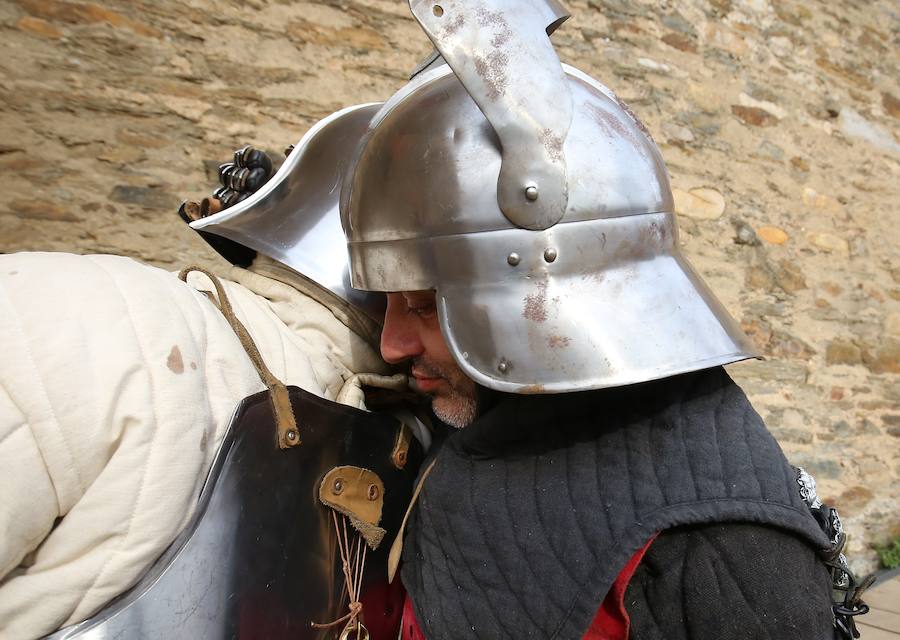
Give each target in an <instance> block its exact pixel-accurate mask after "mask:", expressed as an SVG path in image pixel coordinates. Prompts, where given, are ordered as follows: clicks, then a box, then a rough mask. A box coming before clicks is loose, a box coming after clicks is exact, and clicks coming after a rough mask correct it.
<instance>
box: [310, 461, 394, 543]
mask: <svg viewBox="0 0 900 640" xmlns="http://www.w3.org/2000/svg"><path fill="white" fill-rule="evenodd" d="M319 500H321V501H322V503H323V504H325V505H327V506H329V507H331V508H332V509H334V510H335V511H337V512H339V513H343V514H344V515H345V516H347V517H348V518H350V523H351V524H352V525H353V527H354V528H355V529H356V530H357V531H359V533H360V535H361V536H362V537H363V539H364V540H365V541H366V543H367V544H368V545H369V547H371V548H372V549H377V548H378V545H379V544H381V540H382V539H383V538H384V534H385V533H386V531H385V530H384V529H382V528H380V527H379V526H378V523H379V522H381V509H382V506H383V505H384V483H383V482H382V481H381V478H379V477H378V475H377V474H376V473H374V472H372V471H369V470H368V469H363V468H362V467H351V466H343V467H335V468H334V469H332V470H331V471H329V472H328V473H326V474H325V477H324V478H322V483H321V484H320V485H319Z"/></svg>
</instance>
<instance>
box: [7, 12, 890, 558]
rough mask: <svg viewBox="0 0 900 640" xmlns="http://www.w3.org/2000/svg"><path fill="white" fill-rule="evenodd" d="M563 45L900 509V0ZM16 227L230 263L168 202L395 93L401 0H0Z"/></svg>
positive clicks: (642, 19) (820, 421)
mask: <svg viewBox="0 0 900 640" xmlns="http://www.w3.org/2000/svg"><path fill="white" fill-rule="evenodd" d="M568 6H569V8H570V10H571V11H572V13H573V18H572V19H571V20H570V21H569V22H568V23H567V24H565V25H564V26H563V27H562V28H561V29H560V30H559V31H558V32H557V34H556V35H555V36H554V40H555V42H556V44H557V47H558V49H559V51H560V52H561V55H562V57H563V58H564V59H565V60H566V61H567V62H570V63H572V64H574V65H575V66H577V67H579V68H581V69H583V70H584V71H586V72H588V73H590V74H591V75H594V76H595V77H597V78H599V79H601V80H602V81H604V82H605V83H606V84H608V85H609V86H610V87H611V88H612V89H613V90H614V91H616V92H617V93H618V94H619V95H620V96H621V97H622V98H623V99H624V100H625V101H626V102H628V103H629V104H630V105H631V107H632V108H633V110H634V111H635V112H636V113H637V114H638V116H639V117H641V118H642V119H643V120H644V122H645V123H646V124H647V126H648V127H649V129H650V131H651V132H652V134H653V136H654V138H655V139H656V141H657V142H658V143H659V145H660V146H661V148H662V151H663V154H664V156H665V158H666V161H667V162H668V166H669V170H670V172H671V176H672V183H673V187H674V188H675V195H676V203H677V209H678V213H679V214H680V216H679V218H680V220H679V222H680V225H681V243H682V245H683V249H684V251H685V252H686V253H687V254H688V255H689V256H690V258H691V260H692V261H693V263H694V264H695V265H696V267H697V268H698V270H699V271H700V272H701V273H702V274H703V276H704V277H705V278H706V279H707V280H708V282H709V283H710V284H711V285H712V287H713V289H714V290H715V291H716V292H717V293H718V294H719V295H720V296H721V298H722V300H723V301H724V303H725V304H726V306H727V307H728V308H729V309H730V311H731V312H732V313H733V314H734V315H735V316H736V317H737V318H738V319H739V320H740V321H741V323H742V324H743V325H744V327H745V329H746V330H747V331H748V333H749V334H750V335H751V336H752V338H753V339H754V340H755V341H756V343H757V345H758V346H759V348H760V349H761V350H762V351H763V352H764V353H765V354H766V356H768V359H767V360H765V361H761V362H751V363H745V364H739V365H735V366H733V367H731V371H732V373H733V375H734V376H735V377H736V378H737V379H738V380H739V382H740V383H741V384H742V385H743V386H744V388H745V389H746V390H747V392H748V393H749V395H750V396H751V398H752V399H753V401H754V402H755V404H756V406H757V407H758V408H759V410H760V412H761V413H762V414H763V416H764V417H765V418H766V420H767V422H768V424H769V425H770V426H771V428H772V430H773V431H774V433H775V434H776V436H777V437H778V438H779V440H780V441H781V442H782V444H783V445H784V447H785V449H786V450H787V451H788V454H789V456H790V457H791V458H792V459H793V460H794V461H795V462H796V463H799V464H802V465H803V466H805V467H807V468H808V469H809V470H810V471H811V472H812V473H813V474H814V475H815V476H816V477H817V478H818V480H819V485H820V489H821V493H822V495H823V496H824V497H826V498H827V499H828V500H829V501H834V502H836V503H837V504H838V506H839V507H840V509H841V512H842V514H843V515H844V516H845V520H846V521H847V527H848V528H849V530H850V532H851V536H852V537H851V542H850V548H851V551H852V552H853V554H854V562H855V563H856V566H857V568H860V569H862V568H867V567H872V566H873V563H874V560H873V558H874V554H873V553H872V552H871V550H870V549H869V545H871V544H872V543H875V542H880V541H884V540H886V539H887V538H888V537H889V536H892V535H897V534H900V513H898V500H900V495H898V494H900V480H898V476H900V453H898V452H900V447H898V445H900V384H898V373H900V361H898V356H900V302H898V301H900V260H898V247H900V232H898V226H900V218H898V213H897V211H896V204H895V203H896V202H897V200H898V196H900V140H898V133H900V88H898V78H900V70H898V54H897V51H898V44H900V42H898V40H900V12H898V9H897V5H896V3H895V2H892V1H891V0H870V1H867V2H862V1H860V0H850V1H848V2H842V3H835V2H831V1H829V0H816V1H812V2H795V1H793V0H742V1H741V0H707V1H702V0H663V1H661V2H660V1H657V0H653V1H651V0H640V1H633V0H570V2H569V3H568ZM0 25H2V38H3V42H4V47H3V52H4V54H3V56H2V57H0V94H2V101H0V114H2V119H0V175H2V176H3V191H4V196H5V197H4V198H3V202H2V203H0V251H5V252H11V251H18V250H26V249H30V250H35V249H39V250H68V251H76V252H110V253H119V254H126V255H131V256H134V257H136V258H138V259H140V260H145V261H147V262H151V263H153V264H157V265H161V266H163V267H166V268H170V269H175V268H177V267H179V266H181V265H185V264H187V263H193V262H200V263H204V264H207V265H212V266H215V265H217V264H218V265H221V262H220V261H219V259H218V258H217V257H216V256H215V255H214V254H213V253H212V252H211V251H210V250H208V249H207V248H206V247H205V245H204V244H203V242H202V241H201V240H199V239H198V238H197V237H195V236H194V235H192V233H191V232H190V231H189V230H188V229H187V228H186V227H185V226H184V225H183V224H182V223H181V222H180V220H178V219H177V217H176V215H175V209H176V207H177V205H178V203H179V201H180V200H181V199H183V198H185V197H188V196H192V197H199V196H202V195H205V194H206V193H208V191H209V189H210V188H211V187H212V185H213V183H214V181H215V178H214V173H213V171H214V168H215V166H216V165H217V164H218V163H219V162H222V161H225V160H227V159H228V157H229V155H230V152H231V151H232V150H233V149H236V148H238V147H239V146H241V145H243V144H245V143H248V142H252V143H254V144H256V145H257V146H259V147H261V148H264V149H267V150H270V151H272V152H273V153H275V154H278V153H279V152H280V150H281V149H283V148H284V147H285V146H286V145H287V144H289V143H291V142H294V141H296V140H297V139H298V138H299V137H300V136H301V135H302V133H303V132H304V131H305V130H306V129H307V127H309V125H310V124H311V123H313V122H314V121H315V120H316V119H318V118H320V117H322V116H324V115H326V114H328V113H330V112H332V111H334V110H336V109H338V108H340V107H342V106H346V105H348V104H353V103H359V102H364V101H374V100H383V99H385V98H386V97H387V96H389V95H390V94H391V93H392V92H393V91H395V90H396V89H397V88H398V87H400V86H401V84H402V83H403V82H404V79H405V77H406V74H407V72H408V71H409V70H410V69H411V68H412V67H413V66H414V65H415V63H416V62H417V61H418V60H419V59H420V58H421V57H423V56H424V55H425V54H426V53H427V52H428V51H429V49H430V47H429V46H428V44H427V42H426V40H425V38H424V36H423V35H422V34H421V33H420V31H419V30H418V28H417V27H416V26H415V25H414V23H413V22H412V21H411V18H410V16H409V12H408V8H407V7H406V4H405V3H404V2H402V1H400V0H322V1H319V2H288V1H286V0H280V1H279V0H243V1H242V2H225V1H224V0H222V1H219V2H213V1H211V0H187V1H175V0H155V1H154V2H146V1H143V0H112V1H109V2H103V3H98V4H84V3H76V2H70V1H66V0H7V1H6V2H3V3H0Z"/></svg>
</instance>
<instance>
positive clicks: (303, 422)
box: [48, 387, 422, 640]
mask: <svg viewBox="0 0 900 640" xmlns="http://www.w3.org/2000/svg"><path fill="white" fill-rule="evenodd" d="M289 391H290V397H291V403H292V405H293V409H294V414H295V416H296V419H297V423H298V425H299V427H300V430H301V433H302V437H303V442H302V444H301V445H299V446H297V447H293V448H290V449H285V450H280V449H279V448H278V445H277V442H276V438H275V424H274V420H273V416H272V409H271V404H270V402H269V397H268V393H267V392H261V393H258V394H256V395H253V396H250V397H248V398H246V399H245V400H243V401H242V402H241V404H240V405H239V407H238V409H237V410H236V412H235V414H234V417H233V419H232V423H231V425H230V427H229V430H228V433H227V435H226V437H225V439H224V441H223V443H222V445H221V447H220V449H219V452H218V454H217V456H216V459H215V461H214V463H213V466H212V468H211V470H210V473H209V477H208V479H207V481H206V484H205V486H204V488H203V490H202V492H201V495H200V499H199V504H198V506H197V511H196V513H195V515H194V516H193V518H192V520H191V522H190V524H189V525H188V526H187V527H186V528H185V530H184V531H183V532H182V533H181V535H180V536H179V537H178V538H177V539H176V540H175V542H174V543H173V544H172V545H171V546H170V548H169V549H168V550H167V551H166V552H165V553H164V554H163V555H162V556H161V557H160V558H159V559H158V560H157V561H156V563H155V564H154V566H153V567H152V568H151V569H150V570H149V571H148V572H147V573H146V574H145V576H144V577H143V578H142V579H141V580H140V582H138V584H136V585H135V586H134V587H133V588H132V589H131V590H129V591H128V592H126V593H124V594H123V595H122V596H120V597H119V598H118V599H117V600H115V601H114V602H112V603H111V604H110V605H108V606H107V607H106V608H105V609H103V610H101V611H100V612H99V613H98V614H96V615H95V616H94V617H92V618H90V619H88V620H86V621H84V622H82V623H80V624H77V625H74V626H71V627H67V628H65V629H62V630H60V631H58V632H56V633H54V634H53V635H51V636H48V638H52V639H53V640H62V639H67V640H68V639H74V638H77V639H78V640H84V639H88V638H89V639H92V640H93V639H106V638H140V639H142V640H177V639H185V640H187V639H191V640H194V639H197V638H204V639H208V640H214V639H218V638H229V639H238V640H239V639H247V638H267V639H270V640H279V639H285V640H287V639H288V638H290V639H291V640H298V639H299V640H304V639H312V638H322V637H325V636H326V635H328V634H331V635H334V634H335V633H336V632H335V629H337V632H339V631H340V627H332V628H331V629H330V630H324V631H323V630H322V629H316V628H313V627H312V626H311V624H312V623H315V622H328V621H330V620H335V619H338V618H340V617H341V616H342V615H344V614H345V613H346V611H347V602H346V599H344V597H343V595H344V594H343V591H344V579H343V572H342V568H341V564H340V554H339V553H338V544H337V541H336V537H335V535H334V531H333V529H332V521H333V519H334V517H335V516H334V515H333V513H332V510H331V509H329V508H328V507H325V506H324V505H323V504H322V503H321V502H320V500H319V496H318V490H319V488H320V486H321V483H322V480H323V478H325V477H326V476H328V474H329V472H332V471H333V470H334V469H335V468H338V467H345V468H346V467H352V468H354V469H360V470H364V471H365V472H367V473H363V474H360V475H361V477H364V478H373V477H377V481H375V480H373V481H372V482H373V483H374V484H376V485H377V486H378V493H379V496H376V497H382V496H383V507H382V510H381V514H380V516H381V517H380V522H379V523H378V526H379V527H380V528H382V529H384V530H385V532H386V534H387V535H388V536H393V535H394V533H395V532H396V531H397V530H398V529H399V525H400V521H401V520H402V518H403V514H404V511H405V508H406V506H407V503H408V501H409V499H410V496H411V494H412V484H413V481H414V479H415V473H416V469H417V467H418V465H419V463H420V462H421V459H422V452H421V449H420V448H419V447H418V444H417V442H416V441H415V440H413V441H412V442H410V441H409V439H408V438H407V439H406V440H404V439H403V437H402V434H403V430H404V429H405V427H403V425H402V424H401V423H400V422H399V421H397V420H396V419H395V418H394V417H392V416H390V415H387V414H375V413H368V412H365V411H360V410H357V409H354V408H352V407H348V406H345V405H340V404H336V403H334V402H329V401H327V400H324V399H322V398H319V397H317V396H314V395H312V394H310V393H307V392H305V391H302V390H300V389H298V388H296V387H290V388H289ZM398 442H406V444H407V445H408V449H407V450H406V452H405V455H404V456H403V457H402V459H400V458H398V455H397V446H398ZM328 477H330V476H328ZM378 482H380V483H381V484H378ZM389 546H390V545H389V544H382V545H379V546H378V548H377V550H375V551H371V550H370V551H369V553H368V559H367V560H366V565H365V567H366V569H365V572H364V576H363V579H362V586H361V590H360V592H361V597H360V600H361V601H362V603H363V605H364V606H363V611H362V616H363V620H364V623H365V624H366V626H368V627H369V628H370V629H372V628H373V627H374V628H378V627H379V625H384V624H385V619H386V618H389V617H391V616H392V615H396V616H399V607H398V608H397V611H396V613H391V612H390V610H389V609H390V608H391V607H390V606H389V605H386V602H387V600H386V598H387V594H388V591H389V590H388V585H387V554H388V547H389Z"/></svg>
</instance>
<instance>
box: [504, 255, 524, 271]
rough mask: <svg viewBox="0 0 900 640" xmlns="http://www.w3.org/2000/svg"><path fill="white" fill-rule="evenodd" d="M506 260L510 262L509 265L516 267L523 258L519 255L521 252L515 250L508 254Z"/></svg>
mask: <svg viewBox="0 0 900 640" xmlns="http://www.w3.org/2000/svg"><path fill="white" fill-rule="evenodd" d="M506 261H507V262H508V263H509V266H511V267H515V266H516V265H517V264H519V262H521V261H522V258H520V257H519V254H518V253H516V252H515V251H513V252H512V253H511V254H509V255H508V256H506Z"/></svg>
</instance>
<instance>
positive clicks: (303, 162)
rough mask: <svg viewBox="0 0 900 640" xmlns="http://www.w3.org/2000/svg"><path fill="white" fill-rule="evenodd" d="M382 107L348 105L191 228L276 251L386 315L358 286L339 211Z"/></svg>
mask: <svg viewBox="0 0 900 640" xmlns="http://www.w3.org/2000/svg"><path fill="white" fill-rule="evenodd" d="M379 107H380V104H379V103H372V104H361V105H356V106H353V107H348V108H346V109H342V110H341V111H338V112H337V113H334V114H332V115H330V116H328V117H327V118H325V119H323V120H321V121H320V122H318V123H316V124H315V125H313V127H312V128H311V129H310V130H309V131H308V132H307V133H306V135H304V136H303V138H302V139H301V140H300V142H298V143H297V145H296V146H295V147H294V150H293V151H291V153H290V154H289V155H288V157H287V159H286V160H285V161H284V164H283V165H281V168H280V169H279V170H278V172H277V173H276V174H275V175H274V176H273V177H272V178H271V179H270V180H269V181H268V182H267V183H266V184H265V185H263V187H262V188H261V189H260V190H259V191H257V192H256V193H254V194H253V195H252V196H250V197H249V198H247V199H246V200H244V201H243V202H240V203H238V204H236V205H234V206H232V207H229V208H228V209H225V210H224V211H221V212H219V213H217V214H215V215H211V216H209V217H206V218H201V219H200V220H196V221H194V222H192V223H191V227H192V228H193V229H195V230H197V231H204V232H208V233H212V234H215V235H219V236H222V237H225V238H228V239H229V240H233V241H234V242H237V243H238V244H240V245H243V246H245V247H249V248H251V249H253V250H255V251H258V252H259V253H262V254H264V255H267V256H269V257H270V258H274V259H275V260H277V261H279V262H281V263H283V264H285V265H287V266H288V267H290V268H291V269H293V270H294V271H296V272H298V273H300V274H302V275H304V276H306V277H307V278H309V279H310V280H313V281H314V282H316V283H317V284H319V285H321V286H322V287H324V288H326V289H328V290H329V291H331V292H332V293H334V294H335V295H337V296H338V297H340V298H341V299H342V300H345V301H347V302H348V303H350V304H351V305H353V306H355V307H357V308H359V309H362V310H363V311H366V312H368V313H369V315H370V316H372V317H373V318H374V319H376V320H378V321H379V322H381V320H382V314H383V310H384V302H383V299H382V296H373V295H372V294H368V293H366V292H362V291H358V290H356V289H353V288H352V287H351V286H350V276H349V269H348V265H347V251H346V246H345V243H344V235H343V232H342V230H341V223H340V216H339V213H338V206H339V199H340V191H341V183H342V181H343V180H344V176H345V174H346V172H347V169H348V164H349V162H350V159H351V158H352V156H353V151H354V149H355V148H356V145H357V144H358V143H359V140H360V138H361V137H362V136H363V134H364V133H365V131H366V128H367V127H368V125H369V121H370V120H371V119H372V116H373V115H374V114H375V113H376V112H377V111H378V108H379Z"/></svg>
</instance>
